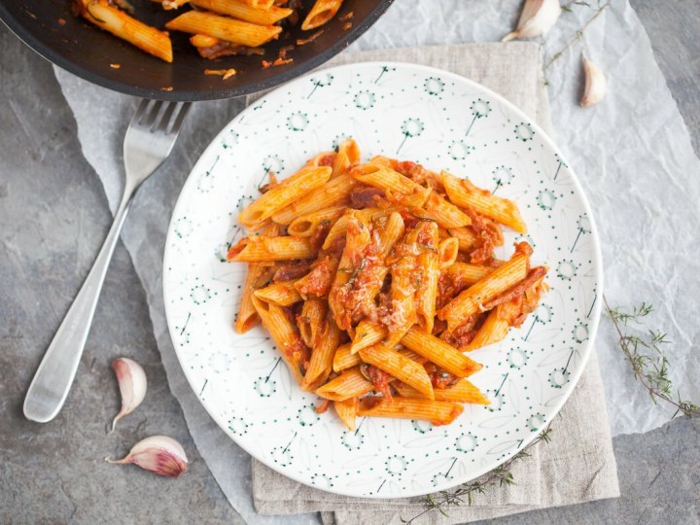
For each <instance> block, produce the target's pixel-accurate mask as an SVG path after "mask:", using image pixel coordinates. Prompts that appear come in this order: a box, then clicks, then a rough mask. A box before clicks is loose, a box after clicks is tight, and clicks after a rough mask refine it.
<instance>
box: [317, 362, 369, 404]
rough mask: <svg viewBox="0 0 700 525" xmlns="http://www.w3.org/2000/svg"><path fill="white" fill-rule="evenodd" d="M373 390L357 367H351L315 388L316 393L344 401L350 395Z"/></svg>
mask: <svg viewBox="0 0 700 525" xmlns="http://www.w3.org/2000/svg"><path fill="white" fill-rule="evenodd" d="M372 390H374V385H373V384H372V383H370V382H369V381H367V379H365V377H364V376H363V375H362V374H361V373H360V370H359V368H351V369H349V370H346V371H345V372H343V373H342V374H340V375H339V376H338V377H336V378H335V379H333V380H331V381H328V383H326V384H325V385H323V386H322V387H320V388H317V389H316V395H317V396H319V397H322V398H323V399H330V400H331V401H345V400H346V399H350V398H351V397H361V396H364V395H365V394H368V393H369V392H371V391H372Z"/></svg>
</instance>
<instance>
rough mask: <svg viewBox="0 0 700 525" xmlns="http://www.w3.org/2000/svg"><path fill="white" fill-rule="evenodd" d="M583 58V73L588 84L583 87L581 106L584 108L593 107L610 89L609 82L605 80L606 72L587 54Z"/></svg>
mask: <svg viewBox="0 0 700 525" xmlns="http://www.w3.org/2000/svg"><path fill="white" fill-rule="evenodd" d="M582 59H583V75H584V77H585V81H586V84H585V86H584V88H583V96H582V97H581V106H583V107H584V108H588V107H591V106H593V105H595V104H597V103H598V102H600V101H601V100H603V98H604V97H605V93H606V92H607V91H608V83H607V81H606V80H605V74H604V73H603V71H602V70H601V69H600V68H599V67H598V66H596V65H595V64H594V63H593V62H591V61H590V60H588V58H587V57H586V55H585V54H583V55H582Z"/></svg>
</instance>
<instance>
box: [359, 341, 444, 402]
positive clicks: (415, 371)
mask: <svg viewBox="0 0 700 525" xmlns="http://www.w3.org/2000/svg"><path fill="white" fill-rule="evenodd" d="M360 358H361V359H362V360H363V361H364V362H365V363H368V364H370V365H373V366H376V367H377V368H379V369H380V370H382V371H384V372H386V373H387V374H389V375H390V376H392V377H395V378H396V379H398V380H399V381H402V382H403V383H406V384H407V385H410V386H412V387H413V388H415V389H416V390H418V391H419V392H420V393H421V394H423V395H425V396H426V397H427V398H428V399H434V398H435V395H434V394H433V385H432V384H431V382H430V377H429V376H428V373H427V372H426V371H425V369H424V368H423V367H422V366H421V365H419V364H418V363H416V362H415V361H413V360H411V359H409V358H408V357H406V356H404V355H402V354H400V353H399V352H397V351H396V350H391V349H390V348H387V347H386V346H384V345H381V344H379V345H374V346H370V347H369V348H364V349H362V350H360Z"/></svg>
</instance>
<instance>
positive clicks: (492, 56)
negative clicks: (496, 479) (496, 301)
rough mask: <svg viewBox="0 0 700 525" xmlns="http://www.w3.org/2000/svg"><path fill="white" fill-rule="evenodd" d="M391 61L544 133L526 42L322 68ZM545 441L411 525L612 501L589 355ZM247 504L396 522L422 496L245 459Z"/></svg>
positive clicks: (604, 430)
mask: <svg viewBox="0 0 700 525" xmlns="http://www.w3.org/2000/svg"><path fill="white" fill-rule="evenodd" d="M375 60H376V61H398V62H411V63H416V64H425V65H429V66H434V67H437V68H440V69H445V70H447V71H452V72H454V73H457V74H459V75H462V76H464V77H467V78H470V79H472V80H475V81H476V82H479V83H481V84H483V85H485V86H486V87H489V88H491V89H492V90H494V91H495V92H497V93H499V94H501V95H503V96H504V97H505V98H507V99H508V100H510V101H511V102H512V103H514V104H515V105H516V106H518V107H519V108H520V109H522V110H523V111H524V112H525V113H527V114H528V115H529V116H530V117H532V118H533V120H535V122H537V123H538V124H539V125H540V126H542V127H543V128H544V129H545V130H546V131H547V132H548V133H550V135H551V122H550V115H549V102H548V98H547V91H546V88H545V85H544V81H543V78H542V75H541V71H542V68H541V63H540V48H539V45H537V44H534V43H525V42H515V43H509V44H462V45H456V46H432V47H423V48H411V49H393V50H378V51H369V52H363V53H358V54H344V55H341V56H339V57H337V58H336V59H334V60H333V61H331V62H330V63H329V65H331V66H332V65H339V64H346V63H351V62H365V61H375ZM552 429H553V433H552V441H551V442H550V443H548V444H545V443H540V444H539V445H537V446H535V447H534V448H532V449H530V453H531V457H529V458H526V459H524V460H522V461H519V462H516V463H515V464H514V466H513V468H512V470H511V472H512V473H513V476H514V478H515V481H516V484H515V485H506V486H503V487H494V488H492V489H490V490H488V491H487V492H486V493H485V494H481V495H477V496H476V498H475V501H474V503H473V505H472V506H461V507H453V508H450V509H448V513H449V517H448V518H445V517H443V516H441V515H440V514H439V513H438V512H437V511H432V512H430V513H427V514H425V515H424V516H423V517H422V518H421V519H420V520H419V521H418V523H421V524H425V523H435V524H441V525H446V524H451V523H463V522H469V521H475V520H482V519H489V518H495V517H498V516H505V515H508V514H515V513H518V512H525V511H528V510H534V509H538V508H546V507H557V506H564V505H573V504H575V503H583V502H586V501H592V500H597V499H605V498H613V497H617V496H619V495H620V490H619V486H618V480H617V467H616V464H615V456H614V454H613V450H612V441H611V437H610V430H609V426H608V417H607V412H606V409H605V396H604V392H603V385H602V383H601V379H600V371H599V369H598V359H597V356H596V353H595V351H593V352H592V354H591V358H590V360H589V362H588V365H587V366H586V369H585V370H584V372H583V375H582V376H581V380H580V381H579V384H578V385H577V387H576V389H575V391H574V393H573V394H572V395H571V398H570V399H569V400H568V402H567V403H566V405H565V406H564V408H563V409H562V411H561V412H560V414H559V416H558V417H556V418H555V419H554V421H553V423H552ZM253 499H254V504H255V508H256V509H257V511H258V512H260V513H261V514H295V513H306V512H318V511H320V512H321V516H322V519H323V523H324V524H326V525H332V524H335V525H355V524H367V525H381V524H399V523H401V518H403V519H410V518H411V517H413V516H415V515H416V514H418V513H420V512H421V511H422V510H424V508H425V507H424V501H425V500H424V498H407V499H393V500H377V499H363V498H348V497H344V496H338V495H335V494H330V493H327V492H323V491H320V490H318V489H314V488H311V487H308V486H306V485H301V484H299V483H297V482H295V481H293V480H291V479H289V478H286V477H284V476H282V475H280V474H278V473H276V472H274V471H273V470H271V469H269V468H267V467H265V466H264V465H262V464H261V463H259V462H257V461H255V460H253Z"/></svg>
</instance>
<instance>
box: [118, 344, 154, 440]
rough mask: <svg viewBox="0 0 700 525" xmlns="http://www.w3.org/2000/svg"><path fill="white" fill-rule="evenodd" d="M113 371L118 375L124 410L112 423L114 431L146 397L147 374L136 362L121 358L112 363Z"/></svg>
mask: <svg viewBox="0 0 700 525" xmlns="http://www.w3.org/2000/svg"><path fill="white" fill-rule="evenodd" d="M112 370H114V372H115V373H116V374H117V382H118V383H119V392H120V393H121V396H122V409H121V410H120V411H119V413H118V414H117V415H116V416H115V417H114V420H113V421H112V431H114V427H115V426H116V424H117V421H119V420H120V419H121V418H122V417H124V416H126V415H127V414H130V413H131V412H133V411H134V410H135V409H136V407H137V406H139V405H140V404H141V401H143V398H144V397H145V396H146V385H147V381H146V373H145V372H144V371H143V368H141V365H139V364H138V363H137V362H136V361H132V360H131V359H127V358H126V357H119V358H117V359H115V360H114V362H113V363H112Z"/></svg>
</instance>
